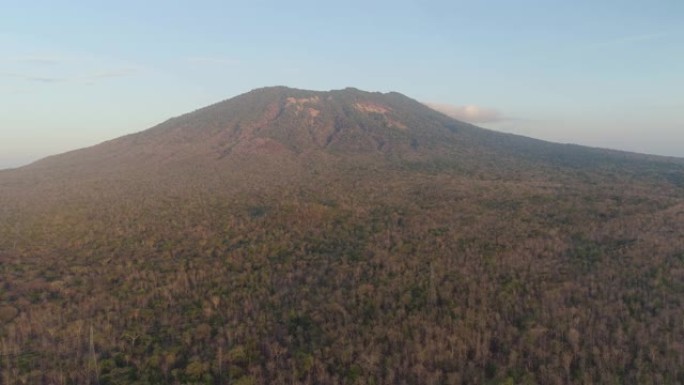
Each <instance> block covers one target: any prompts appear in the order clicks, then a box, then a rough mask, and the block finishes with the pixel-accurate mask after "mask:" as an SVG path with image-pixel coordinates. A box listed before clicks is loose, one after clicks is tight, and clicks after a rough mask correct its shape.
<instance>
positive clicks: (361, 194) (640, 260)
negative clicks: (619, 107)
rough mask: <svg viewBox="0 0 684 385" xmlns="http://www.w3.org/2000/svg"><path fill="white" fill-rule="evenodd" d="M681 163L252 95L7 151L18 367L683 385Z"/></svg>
mask: <svg viewBox="0 0 684 385" xmlns="http://www.w3.org/2000/svg"><path fill="white" fill-rule="evenodd" d="M683 278H684V161H682V159H676V158H666V157H657V156H650V155H641V154H634V153H627V152H620V151H612V150H605V149H597V148H589V147H582V146H577V145H570V144H557V143H550V142H546V141H541V140H536V139H532V138H527V137H522V136H517V135H512V134H504V133H500V132H495V131H491V130H486V129H483V128H479V127H476V126H474V125H471V124H467V123H464V122H461V121H457V120H454V119H452V118H449V117H447V116H445V115H443V114H441V113H439V112H437V111H434V110H432V109H430V108H429V107H427V106H425V105H423V104H421V103H419V102H417V101H415V100H413V99H410V98H408V97H406V96H404V95H401V94H399V93H395V92H391V93H377V92H375V93H372V92H364V91H361V90H358V89H353V88H347V89H344V90H335V91H329V92H318V91H306V90H297V89H290V88H286V87H269V88H262V89H257V90H254V91H251V92H248V93H246V94H243V95H240V96H237V97H235V98H232V99H229V100H226V101H223V102H220V103H217V104H214V105H211V106H208V107H206V108H203V109H200V110H197V111H194V112H191V113H189V114H185V115H182V116H179V117H176V118H172V119H170V120H168V121H166V122H163V123H161V124H159V125H157V126H155V127H152V128H150V129H148V130H145V131H142V132H140V133H135V134H131V135H127V136H124V137H121V138H118V139H114V140H111V141H108V142H104V143H102V144H99V145H96V146H93V147H90V148H85V149H81V150H76V151H72V152H69V153H65V154H61V155H56V156H52V157H48V158H45V159H43V160H40V161H38V162H35V163H33V164H31V165H28V166H25V167H21V168H18V169H13V170H5V171H0V383H1V384H15V383H17V384H18V383H56V384H66V383H69V384H93V383H99V384H130V383H137V384H157V383H164V384H186V383H193V384H233V383H236V384H286V383H287V384H292V383H307V384H308V383H316V384H340V383H345V384H356V383H358V384H363V383H386V384H423V383H432V384H472V383H492V384H494V383H642V382H646V381H651V380H653V379H655V382H659V383H678V382H683V381H684V377H682V376H683V375H684V372H682V370H681V367H682V365H681V357H683V356H684V346H683V345H682V344H681V343H680V341H684V324H682V322H680V321H679V320H681V319H682V317H684V302H683V301H684V286H683V285H682V284H681V282H682V279H683Z"/></svg>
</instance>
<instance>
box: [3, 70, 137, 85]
mask: <svg viewBox="0 0 684 385" xmlns="http://www.w3.org/2000/svg"><path fill="white" fill-rule="evenodd" d="M137 72H138V71H137V70H136V69H134V68H121V69H113V70H107V71H100V72H95V73H90V74H86V75H81V76H72V77H58V76H40V75H29V74H21V73H8V72H5V73H0V76H5V77H12V78H17V79H22V80H25V81H28V82H36V83H62V82H81V81H88V82H92V81H94V80H99V79H108V78H118V77H125V76H131V75H134V74H136V73H137Z"/></svg>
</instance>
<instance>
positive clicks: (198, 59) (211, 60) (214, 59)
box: [186, 57, 241, 66]
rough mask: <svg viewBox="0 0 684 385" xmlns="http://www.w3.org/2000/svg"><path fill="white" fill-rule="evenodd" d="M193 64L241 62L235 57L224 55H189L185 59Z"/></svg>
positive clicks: (233, 63) (236, 63)
mask: <svg viewBox="0 0 684 385" xmlns="http://www.w3.org/2000/svg"><path fill="white" fill-rule="evenodd" d="M186 60H187V61H188V62H189V63H193V64H210V65H231V66H232V65H238V64H240V63H241V62H240V61H239V60H237V59H232V58H226V57H189V58H187V59H186Z"/></svg>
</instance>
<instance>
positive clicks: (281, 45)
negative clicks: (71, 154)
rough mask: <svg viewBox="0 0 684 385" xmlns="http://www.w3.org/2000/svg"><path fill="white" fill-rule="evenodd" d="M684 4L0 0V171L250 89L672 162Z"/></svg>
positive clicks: (676, 147)
mask: <svg viewBox="0 0 684 385" xmlns="http://www.w3.org/2000/svg"><path fill="white" fill-rule="evenodd" d="M682 15H684V4H682V3H681V2H676V1H655V2H651V3H649V4H648V6H646V5H645V4H644V3H643V2H638V1H624V2H621V3H620V5H619V7H618V6H616V5H613V4H608V3H603V4H597V3H595V2H589V1H578V2H572V3H567V4H554V5H550V4H545V3H542V2H538V1H522V2H516V3H509V2H504V1H488V2H478V3H472V2H460V1H457V2H441V1H429V2H418V1H399V2H391V3H390V2H375V3H367V2H364V3H360V2H352V3H348V2H347V3H344V4H326V6H325V7H321V6H320V4H319V3H314V2H308V1H303V2H295V3H287V4H284V3H278V2H261V3H258V4H249V5H247V4H243V5H240V4H230V5H227V4H224V3H222V2H216V1H201V2H199V3H198V2H195V3H193V5H192V6H190V5H180V4H168V3H166V2H163V3H162V2H159V1H151V2H146V3H144V4H140V3H137V2H136V3H134V2H131V1H122V2H117V3H112V4H92V3H90V2H84V1H73V2H69V3H65V2H46V1H38V2H34V3H32V4H31V5H19V4H9V5H6V6H5V8H4V9H3V14H2V16H0V21H2V25H3V27H4V28H3V29H2V31H0V46H1V47H3V51H2V53H1V54H0V80H1V81H2V85H3V86H2V87H1V88H0V100H2V101H3V103H2V105H3V107H2V109H3V110H2V114H1V115H0V169H6V168H11V167H17V166H21V165H25V164H28V163H30V162H32V161H35V160H38V159H40V158H43V157H45V156H49V155H54V154H59V153H62V152H65V151H70V150H75V149H78V148H82V147H87V146H91V145H95V144H97V143H100V142H103V141H106V140H109V139H114V138H116V137H119V136H122V135H126V134H130V133H133V132H138V131H142V130H144V129H147V128H150V127H152V126H154V125H155V124H158V123H160V122H162V121H164V120H166V119H168V118H170V117H173V116H177V115H180V114H183V113H186V112H190V111H192V110H194V109H197V108H200V107H203V106H206V105H208V104H212V103H215V102H218V101H220V100H224V99H227V98H231V97H233V96H236V95H238V94H241V93H243V92H246V91H249V90H251V89H254V88H259V87H264V86H271V85H286V86H290V87H295V88H302V89H314V90H330V89H340V88H345V87H347V86H353V87H357V88H359V89H363V90H366V91H383V92H387V91H397V92H401V93H403V94H405V95H407V96H409V97H411V98H414V99H416V100H419V101H421V102H424V103H428V104H432V105H438V106H439V107H440V108H441V109H442V110H444V111H445V112H448V113H450V114H451V115H453V116H455V117H457V118H460V119H462V120H466V121H469V122H472V123H474V124H476V125H479V126H482V127H486V128H490V129H494V130H498V131H503V132H511V133H516V134H520V135H525V136H530V137H534V138H538V139H543V140H549V141H554V142H561V143H576V144H581V145H587V146H592V147H601V148H611V149H617V150H625V151H633V152H640V153H648V154H655V155H664V156H677V157H684V147H683V146H681V143H682V142H684V127H683V126H684V124H683V123H682V122H684V101H682V99H681V97H680V95H679V94H680V89H681V86H682V84H684V68H683V67H682V66H681V65H679V63H681V62H682V61H683V59H684V52H683V51H682V50H681V46H682V45H684V26H683V25H682V23H681V20H682Z"/></svg>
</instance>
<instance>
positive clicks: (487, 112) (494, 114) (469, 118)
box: [425, 103, 507, 123]
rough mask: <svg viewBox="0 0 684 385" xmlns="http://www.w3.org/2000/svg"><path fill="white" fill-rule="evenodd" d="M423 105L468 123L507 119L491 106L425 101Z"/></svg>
mask: <svg viewBox="0 0 684 385" xmlns="http://www.w3.org/2000/svg"><path fill="white" fill-rule="evenodd" d="M425 105H426V106H428V107H430V108H432V109H433V110H435V111H439V112H441V113H443V114H444V115H447V116H450V117H452V118H454V119H458V120H462V121H464V122H468V123H491V122H499V121H502V120H506V119H507V118H506V117H505V116H504V115H503V114H502V113H501V112H499V111H497V110H495V109H493V108H485V107H480V106H475V105H472V104H470V105H465V106H456V105H453V104H444V103H425Z"/></svg>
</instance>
